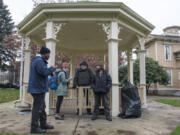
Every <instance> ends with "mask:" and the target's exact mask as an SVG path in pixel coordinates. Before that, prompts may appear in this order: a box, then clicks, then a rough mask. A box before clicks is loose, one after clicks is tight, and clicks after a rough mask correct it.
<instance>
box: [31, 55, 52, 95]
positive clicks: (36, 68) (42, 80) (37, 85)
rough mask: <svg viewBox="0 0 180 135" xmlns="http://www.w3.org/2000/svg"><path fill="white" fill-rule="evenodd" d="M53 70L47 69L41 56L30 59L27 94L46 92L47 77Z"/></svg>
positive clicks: (45, 62)
mask: <svg viewBox="0 0 180 135" xmlns="http://www.w3.org/2000/svg"><path fill="white" fill-rule="evenodd" d="M54 70H55V69H54V68H53V67H50V68H47V61H46V59H45V58H44V57H43V56H36V57H34V58H33V59H32V63H31V69H30V76H29V84H28V93H33V94H38V93H45V92H48V90H49V88H48V75H51V74H52V73H53V71H54Z"/></svg>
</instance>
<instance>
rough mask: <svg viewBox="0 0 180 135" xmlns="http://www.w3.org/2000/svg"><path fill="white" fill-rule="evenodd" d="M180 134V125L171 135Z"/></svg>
mask: <svg viewBox="0 0 180 135" xmlns="http://www.w3.org/2000/svg"><path fill="white" fill-rule="evenodd" d="M179 134H180V125H179V126H177V128H176V129H175V130H174V131H173V132H172V133H171V134H170V135H179Z"/></svg>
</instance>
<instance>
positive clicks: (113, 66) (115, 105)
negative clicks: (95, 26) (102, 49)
mask: <svg viewBox="0 0 180 135" xmlns="http://www.w3.org/2000/svg"><path fill="white" fill-rule="evenodd" d="M99 24H100V25H102V27H103V29H104V31H105V32H106V34H107V39H108V40H107V41H108V61H109V74H110V75H111V78H112V116H117V115H118V114H119V79H118V44H119V41H120V39H119V38H118V36H119V32H120V27H119V26H118V23H117V22H115V21H112V22H110V23H99Z"/></svg>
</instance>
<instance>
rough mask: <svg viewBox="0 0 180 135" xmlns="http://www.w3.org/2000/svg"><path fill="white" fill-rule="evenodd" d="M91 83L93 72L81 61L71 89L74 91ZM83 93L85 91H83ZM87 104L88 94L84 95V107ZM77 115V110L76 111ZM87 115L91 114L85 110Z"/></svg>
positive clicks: (88, 110) (89, 110)
mask: <svg viewBox="0 0 180 135" xmlns="http://www.w3.org/2000/svg"><path fill="white" fill-rule="evenodd" d="M92 81H93V72H92V71H91V69H90V68H89V67H88V63H87V62H86V61H83V62H81V63H80V68H79V69H78V70H77V71H76V73H75V77H74V81H73V88H74V89H76V88H77V87H83V86H90V85H91V84H92ZM84 93H85V91H84ZM88 102H89V93H88V91H87V93H86V105H87V106H88ZM77 113H79V110H77ZM87 114H89V115H90V114H91V109H87Z"/></svg>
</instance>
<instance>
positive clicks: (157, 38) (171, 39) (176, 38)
mask: <svg viewBox="0 0 180 135" xmlns="http://www.w3.org/2000/svg"><path fill="white" fill-rule="evenodd" d="M155 41H169V42H178V43H180V36H179V35H166V34H162V35H156V34H151V35H149V37H148V39H147V40H146V45H148V44H150V43H152V42H155Z"/></svg>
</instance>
